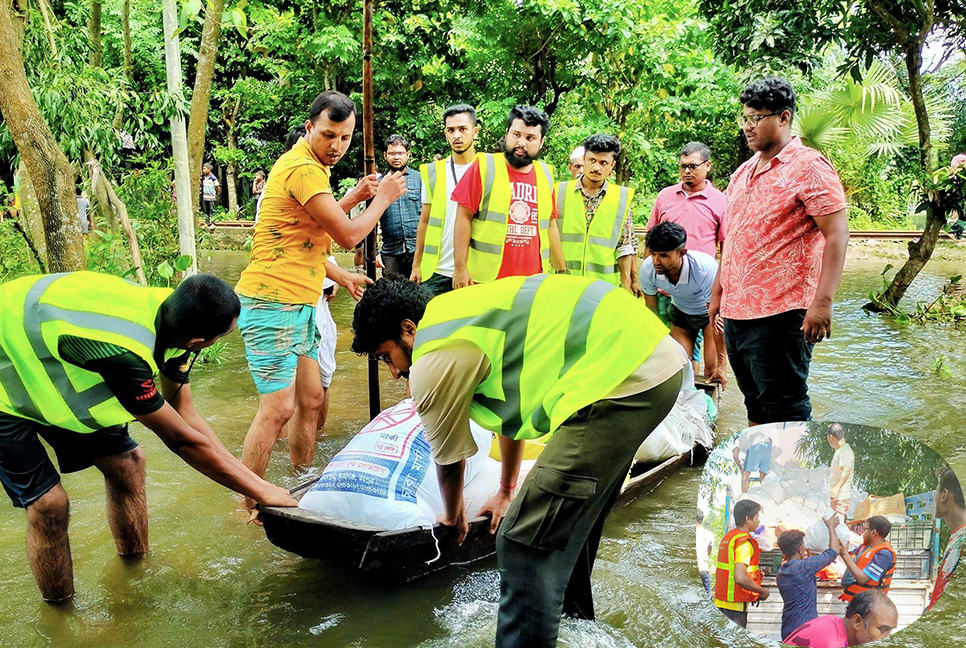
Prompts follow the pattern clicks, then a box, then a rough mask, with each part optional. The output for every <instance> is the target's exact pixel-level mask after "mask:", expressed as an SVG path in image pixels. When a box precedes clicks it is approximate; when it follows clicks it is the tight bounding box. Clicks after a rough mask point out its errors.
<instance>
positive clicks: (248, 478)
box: [136, 394, 298, 506]
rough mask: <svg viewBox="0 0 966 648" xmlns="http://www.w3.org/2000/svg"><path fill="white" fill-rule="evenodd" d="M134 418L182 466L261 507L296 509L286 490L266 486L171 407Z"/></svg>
mask: <svg viewBox="0 0 966 648" xmlns="http://www.w3.org/2000/svg"><path fill="white" fill-rule="evenodd" d="M179 396H180V394H179ZM136 418H137V420H138V421H140V422H141V423H142V424H143V425H144V426H145V427H146V428H148V429H149V430H151V431H152V432H154V433H155V434H157V435H158V437H159V438H160V439H161V441H163V442H164V445H166V446H168V448H169V449H170V450H171V451H172V452H174V453H175V454H177V455H178V456H179V457H181V458H182V459H184V461H185V463H187V464H188V465H189V466H191V467H192V468H194V469H195V470H197V471H198V472H200V473H202V474H203V475H205V476H207V477H208V478H209V479H211V480H213V481H215V482H218V483H219V484H221V485H222V486H225V487H227V488H230V489H231V490H233V491H235V492H236V493H241V494H242V495H246V496H248V497H250V498H252V499H254V500H255V501H257V502H258V503H260V504H267V505H269V506H297V505H298V502H296V501H295V499H294V498H293V497H292V496H291V495H290V494H289V492H288V490H287V489H285V488H280V487H278V486H275V485H273V484H270V483H268V482H267V481H265V480H264V479H262V478H261V477H259V476H258V475H256V474H255V473H253V472H252V471H251V470H249V469H248V468H246V467H245V465H244V464H243V463H242V462H240V461H239V460H238V459H236V458H235V457H234V456H233V455H232V454H231V453H230V452H228V451H227V450H226V449H225V447H224V446H223V445H221V444H220V442H219V443H217V444H216V443H215V442H214V441H212V439H211V438H209V437H208V435H207V434H206V433H204V432H201V431H199V430H196V429H195V428H193V427H192V426H190V425H188V423H187V422H186V421H185V420H184V419H183V418H182V417H181V416H180V415H179V414H178V412H177V411H175V409H174V407H172V406H171V404H170V403H165V404H164V405H162V407H161V409H159V410H157V411H155V412H152V413H151V414H143V415H138V416H137V417H136ZM205 427H207V425H205ZM210 429H211V428H208V430H209V431H210ZM212 434H214V433H212Z"/></svg>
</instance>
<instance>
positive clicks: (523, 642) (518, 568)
mask: <svg viewBox="0 0 966 648" xmlns="http://www.w3.org/2000/svg"><path fill="white" fill-rule="evenodd" d="M430 297H431V295H430V294H429V292H428V291H426V290H425V289H424V288H423V287H422V286H419V285H417V284H413V283H410V282H405V281H400V280H394V279H382V280H380V281H377V282H376V283H375V284H374V285H373V286H370V287H369V288H368V289H367V290H366V292H365V295H363V298H362V300H361V301H360V302H359V304H358V306H357V307H356V311H355V315H354V317H353V323H352V327H353V332H354V340H353V343H352V350H353V351H355V352H356V353H359V354H365V355H369V356H373V357H376V358H377V359H379V360H381V361H384V362H386V364H388V365H389V371H390V372H391V373H392V375H393V377H395V378H399V377H406V378H409V381H410V388H411V390H412V395H413V399H414V401H415V404H416V410H417V411H418V412H419V415H420V416H421V418H422V422H423V424H424V425H425V436H426V439H427V441H428V442H429V445H430V448H431V450H432V454H433V458H434V460H435V462H436V464H437V474H438V475H439V482H440V491H441V494H442V499H443V502H444V503H445V510H444V512H443V513H442V514H441V515H440V516H439V518H438V522H439V523H441V524H444V525H446V526H453V527H456V528H457V529H458V533H459V539H460V541H462V539H463V538H465V537H466V534H467V531H468V523H467V519H468V517H467V511H465V510H464V503H463V497H462V491H463V470H464V462H465V459H466V458H467V457H470V456H472V455H474V454H476V452H477V447H476V442H475V441H474V440H473V437H472V435H471V433H470V428H469V419H473V420H474V421H475V422H476V423H478V424H479V425H481V426H482V427H484V428H486V429H488V430H491V431H493V432H495V433H496V434H497V438H498V439H499V446H500V454H501V460H502V465H503V467H502V472H501V483H500V489H499V491H497V493H496V494H495V495H494V496H493V497H491V498H490V499H489V500H488V501H487V502H486V503H485V504H484V506H483V507H482V509H481V510H480V511H479V513H477V515H490V516H491V524H490V532H491V533H494V532H496V531H497V528H498V527H499V536H498V538H497V555H498V556H499V560H500V576H501V598H500V610H499V620H498V624H497V646H499V647H504V648H505V647H509V646H513V647H520V648H523V647H526V648H540V647H547V648H550V647H552V646H554V645H555V643H556V639H557V631H558V626H559V624H560V617H561V614H569V615H573V616H576V617H579V618H585V619H593V618H594V607H593V599H592V597H591V589H590V574H591V571H592V569H593V564H594V558H595V556H596V553H597V546H598V543H599V541H600V535H601V530H602V528H603V523H604V518H605V517H606V516H607V513H608V512H609V511H610V509H611V507H612V506H613V504H614V501H615V500H616V498H617V495H618V494H619V493H620V488H621V486H622V484H623V483H624V480H625V478H626V476H627V471H628V469H629V468H630V465H631V462H632V460H633V458H634V453H635V452H636V451H637V449H638V447H639V446H640V444H641V443H642V442H643V441H644V439H645V438H646V437H647V436H648V434H650V433H651V431H652V430H653V429H654V428H655V427H656V426H657V425H658V424H659V423H660V421H661V420H663V419H664V417H665V416H666V415H667V413H668V411H670V409H671V406H672V405H673V403H674V400H675V398H676V397H677V394H678V391H679V389H680V386H681V379H682V368H683V367H684V366H685V365H686V363H687V360H686V359H685V357H684V356H683V355H682V354H681V352H680V350H679V349H678V347H677V345H676V344H675V343H674V342H673V341H672V340H671V339H670V338H669V337H668V335H667V329H666V328H665V327H664V326H663V325H662V324H661V323H660V321H659V320H658V319H657V317H656V316H654V315H653V314H651V313H650V312H649V311H648V310H647V308H646V307H645V306H644V305H643V304H642V303H640V302H639V301H638V300H636V299H635V298H634V297H632V296H631V295H630V294H628V293H627V292H626V291H624V290H620V289H618V288H616V287H615V286H612V285H610V284H607V283H605V282H603V281H599V280H594V279H591V278H588V277H570V276H565V275H546V274H539V275H535V276H530V277H509V278H506V279H500V280H497V281H492V282H490V283H486V284H479V285H475V286H470V287H467V288H464V289H461V290H456V291H453V292H451V293H448V294H445V295H441V296H439V297H436V298H434V299H432V301H430ZM540 437H543V438H544V439H548V438H549V441H547V443H546V446H545V447H544V448H543V449H542V451H541V452H540V455H539V457H538V459H537V460H536V464H535V465H534V467H533V468H532V469H531V470H530V472H529V474H528V475H527V477H526V480H525V481H524V482H523V484H522V487H521V489H520V494H519V495H518V496H517V497H516V498H515V499H513V493H514V491H515V489H516V487H517V477H518V476H519V474H520V464H521V457H522V453H523V448H524V443H525V441H526V440H527V439H537V438H540ZM511 499H512V504H511ZM504 514H505V518H504ZM501 519H503V520H504V521H503V524H502V525H500V520H501Z"/></svg>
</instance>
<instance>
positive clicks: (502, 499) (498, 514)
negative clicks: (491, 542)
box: [476, 488, 513, 534]
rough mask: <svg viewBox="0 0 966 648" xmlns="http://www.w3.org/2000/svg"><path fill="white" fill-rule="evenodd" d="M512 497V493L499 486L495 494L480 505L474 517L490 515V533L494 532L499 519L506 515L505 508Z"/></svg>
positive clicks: (498, 524)
mask: <svg viewBox="0 0 966 648" xmlns="http://www.w3.org/2000/svg"><path fill="white" fill-rule="evenodd" d="M512 499H513V493H512V492H511V491H508V490H506V489H505V488H501V489H500V490H498V491H497V492H496V494H495V495H493V496H492V497H490V499H488V500H486V502H485V503H484V504H483V506H481V507H480V510H479V512H477V514H476V517H480V516H482V515H489V516H490V533H491V534H492V533H496V530H497V528H498V527H499V526H500V521H501V520H502V519H503V516H504V515H506V510H507V508H508V507H509V506H510V501H511V500H512Z"/></svg>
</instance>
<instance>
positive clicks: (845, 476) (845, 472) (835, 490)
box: [829, 466, 852, 499]
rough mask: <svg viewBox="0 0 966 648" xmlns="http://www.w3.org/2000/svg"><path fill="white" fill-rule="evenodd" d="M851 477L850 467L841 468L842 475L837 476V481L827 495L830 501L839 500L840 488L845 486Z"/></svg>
mask: <svg viewBox="0 0 966 648" xmlns="http://www.w3.org/2000/svg"><path fill="white" fill-rule="evenodd" d="M851 476H852V466H842V474H841V475H840V476H839V480H838V481H837V482H835V484H834V485H833V486H832V489H831V492H830V493H829V495H831V496H832V499H838V498H839V491H841V490H842V487H843V486H845V482H847V481H848V480H849V477H851Z"/></svg>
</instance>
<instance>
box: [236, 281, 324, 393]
mask: <svg viewBox="0 0 966 648" xmlns="http://www.w3.org/2000/svg"><path fill="white" fill-rule="evenodd" d="M238 298H239V299H240V300H241V315H239V316H238V330H239V331H240V332H241V336H242V339H243V340H244V341H245V356H246V357H247V358H248V368H249V370H250V371H251V372H252V378H253V379H254V380H255V389H257V390H258V393H259V394H271V393H273V392H277V391H279V390H280V389H285V388H286V387H288V386H289V385H291V384H292V383H294V382H295V372H296V369H297V367H298V359H299V358H300V357H302V356H305V357H307V358H311V359H312V360H317V355H318V352H319V330H318V329H317V328H316V326H315V306H309V305H308V304H280V303H277V302H271V301H266V300H264V299H254V298H251V297H243V296H241V295H239V297H238Z"/></svg>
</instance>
